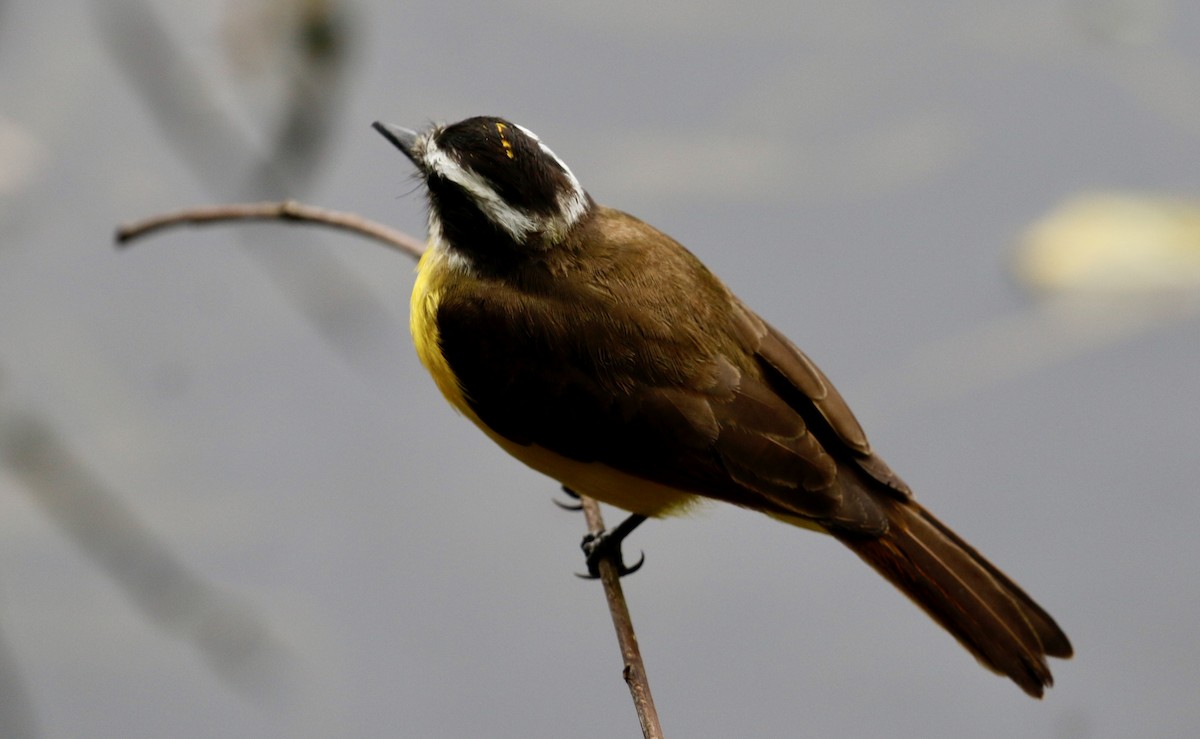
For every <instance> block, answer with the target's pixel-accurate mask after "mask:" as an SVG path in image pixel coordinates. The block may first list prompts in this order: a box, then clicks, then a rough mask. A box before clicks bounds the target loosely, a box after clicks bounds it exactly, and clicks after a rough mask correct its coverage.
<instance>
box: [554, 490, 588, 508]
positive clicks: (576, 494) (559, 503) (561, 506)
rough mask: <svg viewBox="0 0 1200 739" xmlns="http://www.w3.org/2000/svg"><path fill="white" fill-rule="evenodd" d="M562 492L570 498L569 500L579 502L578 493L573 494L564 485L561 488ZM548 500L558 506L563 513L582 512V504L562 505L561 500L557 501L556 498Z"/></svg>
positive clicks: (572, 491) (573, 492)
mask: <svg viewBox="0 0 1200 739" xmlns="http://www.w3.org/2000/svg"><path fill="white" fill-rule="evenodd" d="M562 491H563V492H564V493H566V494H567V495H569V496H571V498H573V499H574V500H579V493H577V492H575V491H574V490H572V489H571V488H569V487H567V486H566V485H563V486H562ZM550 500H551V502H553V503H554V505H556V506H558V507H559V508H561V509H563V510H564V511H582V510H583V504H582V503H564V502H562V501H561V500H558V499H557V498H551V499H550Z"/></svg>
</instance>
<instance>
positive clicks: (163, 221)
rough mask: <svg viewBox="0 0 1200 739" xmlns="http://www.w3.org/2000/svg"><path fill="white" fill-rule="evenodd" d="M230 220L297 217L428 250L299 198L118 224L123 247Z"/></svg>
mask: <svg viewBox="0 0 1200 739" xmlns="http://www.w3.org/2000/svg"><path fill="white" fill-rule="evenodd" d="M229 221H295V222H298V223H312V224H317V225H320V226H327V227H329V228H336V229H340V230H342V231H348V232H350V233H353V234H358V235H359V236H363V237H366V238H368V239H373V240H375V241H378V242H379V243H381V244H383V245H385V246H389V247H391V248H393V249H396V250H397V251H399V252H402V253H404V254H406V255H408V256H410V257H412V258H414V259H417V258H419V257H420V256H421V254H422V253H424V251H425V246H424V245H423V244H421V242H419V241H417V240H416V239H414V238H413V237H411V236H409V235H408V234H406V233H403V232H401V231H397V230H395V229H393V228H389V227H387V226H385V225H383V224H382V223H376V222H375V221H370V220H367V219H366V218H363V217H362V216H359V215H356V214H354V213H346V212H343V211H337V210H330V209H328V208H319V207H317V206H315V205H305V204H303V203H297V202H296V201H295V200H284V201H282V202H268V203H240V204H233V205H214V206H210V207H200V208H186V209H184V210H179V211H175V212H173V213H164V214H162V215H158V216H154V217H152V218H147V219H145V220H142V221H137V222H135V223H126V224H123V225H122V226H120V227H119V228H117V244H118V245H120V246H122V247H125V246H128V245H129V243H130V242H132V241H134V240H135V239H139V238H141V237H143V236H146V235H148V234H151V233H154V232H155V231H158V230H160V229H164V228H172V227H175V226H204V225H210V224H214V223H227V222H229Z"/></svg>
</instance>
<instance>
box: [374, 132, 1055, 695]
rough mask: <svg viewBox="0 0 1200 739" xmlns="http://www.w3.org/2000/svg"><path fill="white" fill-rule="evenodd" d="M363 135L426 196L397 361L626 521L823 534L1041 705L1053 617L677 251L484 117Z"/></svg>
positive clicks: (792, 350) (786, 346)
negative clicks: (928, 505) (682, 519)
mask: <svg viewBox="0 0 1200 739" xmlns="http://www.w3.org/2000/svg"><path fill="white" fill-rule="evenodd" d="M375 127H376V128H377V129H378V130H379V131H380V132H381V133H382V134H383V135H384V136H386V137H387V138H388V139H389V140H390V141H391V142H392V143H393V144H395V145H396V146H397V147H399V148H400V150H401V151H403V152H404V154H405V155H407V156H408V158H409V159H411V160H412V163H413V164H414V165H416V168H417V172H418V173H419V175H420V177H421V178H422V179H423V181H424V183H425V185H426V188H427V190H428V195H429V247H428V250H427V251H426V252H425V255H424V256H423V257H422V258H421V262H420V266H419V267H418V274H417V280H416V285H415V287H414V288H413V294H412V333H413V338H414V340H415V342H416V347H417V353H418V354H419V355H420V358H421V361H422V362H423V363H424V365H425V367H426V368H428V370H429V372H430V374H432V375H433V379H434V381H435V382H436V383H437V386H438V388H439V389H440V390H441V392H442V394H443V395H445V396H446V399H447V400H449V401H450V403H451V404H453V405H454V407H455V408H457V409H458V410H459V411H461V412H462V413H463V414H464V415H465V416H467V417H468V418H470V419H471V420H472V421H473V422H474V423H475V424H476V425H477V426H479V428H481V429H482V430H483V432H484V433H485V434H487V435H488V436H489V437H491V439H492V440H493V441H495V442H496V443H497V444H499V445H500V446H501V447H503V448H504V449H505V451H507V452H508V453H509V454H511V455H512V456H514V457H516V458H517V459H519V460H521V461H522V462H524V463H525V464H527V465H529V466H530V467H532V468H534V469H536V470H538V471H540V472H543V473H545V474H547V475H549V476H550V477H552V478H554V479H555V480H558V481H559V482H561V483H562V484H563V485H564V486H565V487H567V488H569V489H570V490H574V491H576V492H578V493H581V494H584V495H588V496H591V497H594V498H596V499H598V500H601V501H604V502H607V503H611V504H613V505H615V506H618V507H620V508H624V509H626V510H628V511H631V512H633V513H634V514H638V515H640V516H663V515H669V514H672V513H677V512H681V511H684V510H686V509H687V508H688V507H689V506H690V505H692V504H693V503H695V502H697V501H700V500H703V499H716V500H722V501H725V502H728V503H733V504H735V505H739V506H742V507H744V508H750V509H753V510H756V511H761V512H763V513H766V514H767V515H769V516H773V517H775V518H777V519H780V520H782V521H786V522H788V523H792V524H796V525H800V526H804V527H806V528H810V529H816V530H819V531H823V532H825V533H828V534H832V535H833V536H834V537H835V538H836V539H837V540H838V541H840V542H842V543H843V544H845V545H846V546H848V547H850V549H852V550H853V551H854V552H855V553H856V554H857V555H858V556H859V557H861V558H862V559H863V560H865V561H866V562H867V563H868V564H870V565H871V566H872V567H874V568H875V569H876V570H877V571H878V572H879V573H880V574H881V575H883V576H884V577H886V578H887V579H888V580H889V581H891V582H892V583H893V584H894V585H895V586H896V587H898V588H899V589H900V590H901V591H903V592H904V593H905V594H906V595H908V596H909V597H910V598H911V599H912V600H913V601H914V602H916V603H917V605H919V606H921V607H922V608H923V609H925V611H926V612H927V613H928V614H929V615H930V616H932V617H933V618H934V620H936V621H937V622H938V623H939V624H941V625H942V626H943V627H945V628H946V629H947V630H948V631H949V632H950V633H951V634H953V635H954V636H955V637H956V638H957V639H958V640H959V641H960V642H961V643H962V644H963V646H965V647H966V648H967V649H968V650H970V652H971V653H972V654H973V655H975V657H976V658H977V659H978V660H979V661H980V662H981V663H982V664H983V665H984V666H986V667H988V668H991V669H992V670H994V671H996V672H998V673H1001V674H1004V675H1007V676H1008V677H1010V678H1012V680H1013V681H1014V682H1016V683H1017V685H1019V686H1020V687H1021V688H1022V689H1023V690H1025V692H1027V693H1029V694H1030V695H1033V696H1039V697H1040V696H1041V695H1042V692H1043V689H1044V688H1045V687H1046V686H1048V685H1050V684H1051V682H1052V678H1051V675H1050V670H1049V668H1048V667H1047V664H1046V659H1045V658H1046V656H1052V657H1069V656H1071V652H1072V650H1071V644H1070V642H1069V641H1068V640H1067V637H1066V635H1065V634H1064V633H1063V632H1062V630H1061V629H1060V628H1059V627H1058V625H1057V624H1055V623H1054V619H1052V618H1051V617H1050V615H1049V614H1047V613H1046V612H1045V611H1044V610H1043V609H1042V608H1041V607H1040V606H1038V605H1037V603H1035V602H1034V601H1033V599H1031V598H1030V597H1029V596H1028V595H1026V594H1025V593H1024V591H1022V590H1021V589H1020V588H1019V587H1018V586H1017V585H1016V584H1015V583H1014V582H1013V581H1012V580H1010V579H1009V578H1008V577H1006V576H1005V575H1004V574H1003V573H1002V572H1000V570H998V569H997V568H996V567H994V566H993V565H992V564H990V563H989V562H988V561H987V560H986V559H984V558H983V557H982V556H981V555H980V554H979V553H978V552H976V551H975V550H974V549H973V548H972V547H971V546H970V545H968V544H967V543H966V542H965V541H963V540H962V539H961V538H959V537H958V535H957V534H955V533H954V532H953V531H951V530H950V529H949V528H947V527H946V526H945V525H943V524H942V523H940V522H939V521H938V520H937V519H936V518H934V517H933V516H932V515H930V514H929V512H927V511H926V510H925V509H924V508H922V507H921V506H920V505H918V504H917V502H916V501H915V500H913V497H912V493H911V492H910V491H909V488H908V486H907V485H906V484H905V483H904V482H903V481H902V480H901V479H900V478H899V477H897V476H896V474H895V473H893V472H892V471H891V469H889V468H888V466H887V465H886V464H885V463H884V461H883V460H882V459H880V458H879V457H878V456H877V455H875V454H874V453H873V452H872V451H871V447H870V445H869V444H868V443H867V438H866V436H865V435H864V434H863V430H862V428H861V427H860V426H859V424H858V421H856V420H855V418H854V415H853V414H852V413H851V412H850V409H849V408H848V407H847V406H846V403H845V401H844V400H842V397H841V395H839V394H838V392H837V390H835V389H834V387H833V385H831V384H830V383H829V380H828V379H826V378H825V375H824V374H823V373H822V372H821V371H820V370H819V369H817V367H816V365H814V364H813V363H812V362H811V361H810V360H809V359H808V357H806V356H805V355H804V354H803V353H802V352H801V351H800V350H799V349H797V348H796V347H795V346H794V345H793V344H792V343H791V342H790V341H788V339H787V338H786V337H785V336H784V335H783V334H781V333H780V332H779V331H777V330H775V329H774V328H773V327H771V326H770V325H768V324H767V323H766V322H765V321H763V320H762V319H761V318H759V317H758V316H757V315H756V314H755V313H754V312H753V311H751V310H750V309H749V308H747V307H746V306H745V305H744V304H743V303H742V302H741V301H740V300H738V298H737V297H735V296H734V295H733V293H731V292H730V291H729V289H728V288H726V287H725V285H724V284H722V283H721V281H720V280H718V279H717V278H716V277H715V276H714V275H713V274H712V273H711V272H709V271H708V269H707V268H705V266H704V265H703V264H701V263H700V261H699V260H698V259H696V257H695V256H693V255H692V254H691V252H689V251H688V250H687V249H685V248H684V247H683V246H681V245H680V244H678V243H677V242H676V241H674V240H673V239H671V237H669V236H667V235H666V234H664V233H662V232H660V231H658V230H656V229H654V228H653V227H651V226H649V225H647V224H646V223H643V222H642V221H640V220H638V219H637V218H634V217H633V216H631V215H629V214H627V213H622V212H621V211H618V210H613V209H612V208H606V207H604V206H602V205H598V204H597V203H596V202H595V201H593V200H592V198H591V196H589V195H588V193H587V192H586V191H585V190H584V189H583V187H582V186H581V185H580V184H579V180H577V179H576V178H575V175H574V174H572V172H571V170H570V169H569V168H568V167H567V165H566V164H564V163H563V161H562V160H561V159H559V158H558V157H557V156H556V155H555V154H554V152H552V151H551V150H550V149H549V148H548V147H547V146H546V145H545V144H543V143H542V142H541V140H539V139H538V137H537V136H536V135H534V134H533V133H532V132H531V131H529V130H528V129H526V128H523V127H521V126H519V125H516V124H514V123H510V122H508V121H506V120H504V119H502V118H492V117H479V118H469V119H467V120H464V121H461V122H459V123H455V124H453V125H449V126H433V127H432V128H429V129H428V130H425V131H423V132H416V131H411V130H408V129H404V128H399V127H396V126H390V125H386V124H382V123H376V124H375ZM638 520H640V519H638Z"/></svg>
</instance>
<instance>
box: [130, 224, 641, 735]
mask: <svg viewBox="0 0 1200 739" xmlns="http://www.w3.org/2000/svg"><path fill="white" fill-rule="evenodd" d="M246 220H254V221H264V220H268V221H269V220H280V221H296V222H299V223H307V224H315V225H321V226H328V227H330V228H336V229H341V230H343V231H348V232H350V233H353V234H357V235H359V236H363V237H366V238H368V239H373V240H375V241H377V242H379V243H381V244H383V245H385V246H388V247H391V248H393V249H395V250H396V251H399V252H401V253H403V254H406V255H408V256H410V257H412V258H414V259H416V258H419V257H420V256H421V254H422V253H423V252H424V250H425V249H424V246H423V245H422V244H421V243H420V242H419V241H417V240H416V239H414V238H413V237H411V236H409V235H408V234H406V233H403V232H401V231H397V230H395V229H392V228H389V227H387V226H384V225H383V224H380V223H376V222H374V221H370V220H367V219H366V218H363V217H361V216H358V215H355V214H353V213H344V212H341V211H335V210H329V209H327V208H319V207H316V206H312V205H304V204H302V203H297V202H295V201H293V200H285V201H283V202H276V203H243V204H235V205H217V206H211V207H206V208H187V209H184V210H180V211H175V212H174V213H166V214H163V215H158V216H154V217H152V218H147V219H145V220H142V221H137V222H135V223H128V224H124V225H122V226H120V227H119V228H118V229H117V244H118V245H119V246H121V247H125V246H128V244H129V243H130V242H132V241H134V240H135V239H139V238H141V237H143V236H147V235H149V234H152V233H154V232H156V231H160V230H163V229H166V228H172V227H175V226H185V225H186V226H198V225H208V224H215V223H225V222H228V221H246ZM579 502H580V504H581V505H582V507H583V515H584V518H585V520H586V521H587V527H588V531H589V532H590V533H593V534H598V533H600V532H602V531H604V519H603V518H602V517H601V515H600V504H599V503H597V502H596V501H595V500H594V499H592V498H589V497H587V496H580V498H579ZM599 568H600V582H601V583H602V584H603V586H604V595H605V597H606V598H607V599H608V610H609V613H610V614H612V620H613V628H614V629H615V630H616V632H617V643H618V644H619V645H620V648H621V659H622V660H624V663H625V667H624V670H623V676H624V678H625V682H626V683H627V684H628V685H629V694H630V696H631V697H632V698H633V707H634V710H636V711H637V715H638V721H639V722H640V723H641V726H642V735H643V737H645V739H662V737H663V733H662V727H661V726H660V725H659V722H658V712H657V711H656V710H655V708H654V697H653V696H652V695H651V694H650V682H649V680H648V679H647V678H646V666H645V664H643V662H642V654H641V650H640V649H639V648H638V641H637V633H636V632H635V631H634V629H633V619H632V618H631V617H630V615H629V606H628V604H627V603H626V602H625V593H624V591H623V590H622V588H621V581H620V578H619V576H618V575H617V564H616V563H615V562H613V561H612V560H611V559H609V558H605V559H602V560H601V561H600V563H599Z"/></svg>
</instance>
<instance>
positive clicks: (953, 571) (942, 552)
mask: <svg viewBox="0 0 1200 739" xmlns="http://www.w3.org/2000/svg"><path fill="white" fill-rule="evenodd" d="M886 505H887V508H888V524H889V526H888V531H887V532H886V533H884V534H883V535H882V536H878V537H864V536H861V535H856V534H849V533H844V532H838V531H834V532H832V533H833V534H834V535H835V536H836V537H838V539H839V540H841V541H842V542H843V543H844V544H846V545H847V546H849V547H850V548H851V549H852V550H854V552H855V553H856V554H857V555H858V556H859V557H861V558H862V559H863V560H865V561H866V562H867V563H868V564H870V565H871V566H872V567H874V568H875V569H876V570H877V571H878V572H879V573H880V574H882V575H883V576H884V577H886V578H887V579H888V580H889V581H890V582H891V583H892V584H893V585H895V586H896V587H898V588H899V589H900V590H901V591H902V592H903V593H904V594H905V595H907V596H908V597H909V598H911V599H912V600H913V601H914V602H915V603H916V604H917V605H919V606H920V607H921V608H922V609H924V610H925V612H926V613H928V614H929V615H930V616H932V617H933V619H934V620H935V621H937V622H938V623H939V624H941V625H942V627H943V628H945V629H946V630H947V631H949V632H950V633H951V634H953V635H954V637H955V638H956V639H958V641H959V642H960V643H961V644H962V645H963V646H964V647H966V648H967V649H968V650H969V651H970V652H971V653H972V654H973V655H975V658H976V659H978V660H979V662H980V663H982V664H983V665H984V666H985V667H988V668H989V669H991V670H993V671H995V672H998V673H1000V674H1002V675H1007V676H1008V677H1009V678H1011V679H1012V680H1013V682H1015V683H1016V684H1017V685H1019V686H1020V687H1021V689H1022V690H1024V691H1025V692H1026V693H1029V694H1030V695H1032V696H1034V697H1038V698H1040V697H1041V696H1042V693H1043V691H1044V690H1045V688H1046V687H1048V686H1049V685H1051V684H1053V682H1054V679H1053V677H1052V676H1051V674H1050V668H1049V667H1048V666H1047V665H1046V656H1053V657H1069V656H1070V655H1071V651H1072V650H1071V644H1070V642H1069V641H1068V640H1067V637H1066V635H1065V634H1064V633H1063V632H1062V629H1060V628H1059V627H1058V625H1057V624H1055V623H1054V619H1052V618H1051V617H1050V616H1049V614H1047V613H1046V612H1045V611H1044V610H1043V609H1042V608H1041V607H1040V606H1038V605H1037V604H1036V603H1034V601H1033V599H1031V598H1030V597H1029V596H1028V595H1026V594H1025V592H1024V591H1023V590H1021V589H1020V588H1019V587H1017V585H1016V584H1015V583H1013V582H1012V580H1010V579H1009V578H1008V577H1007V576H1005V575H1004V573H1002V572H1000V570H998V569H997V568H996V567H995V566H994V565H992V564H991V563H990V562H988V561H987V560H986V559H984V558H983V557H982V556H981V555H980V554H979V553H978V552H977V551H975V549H973V548H972V547H971V546H970V545H968V544H967V543H966V542H964V541H963V540H962V539H961V538H959V537H958V536H957V535H956V534H955V533H954V532H952V531H950V529H948V528H947V527H946V526H944V525H943V524H942V523H941V522H939V521H938V520H937V519H936V518H934V517H933V516H932V515H930V514H929V512H928V511H926V510H925V509H923V508H922V507H921V506H919V505H918V504H917V503H915V502H913V501H903V502H901V501H889V502H888V503H887V504H886Z"/></svg>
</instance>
